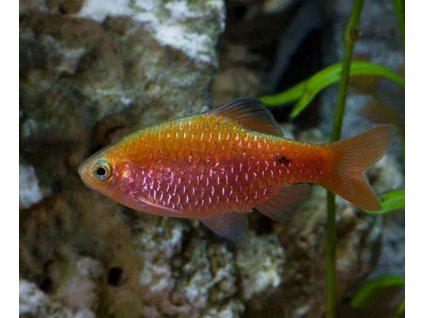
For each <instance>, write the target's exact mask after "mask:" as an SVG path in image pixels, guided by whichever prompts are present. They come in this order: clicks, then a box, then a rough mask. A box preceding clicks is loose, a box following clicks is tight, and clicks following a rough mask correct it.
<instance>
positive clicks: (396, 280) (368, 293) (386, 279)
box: [351, 275, 405, 310]
mask: <svg viewBox="0 0 423 318" xmlns="http://www.w3.org/2000/svg"><path fill="white" fill-rule="evenodd" d="M404 285H405V277H404V276H399V275H385V276H381V277H378V278H376V279H372V280H369V281H368V282H365V283H364V284H363V285H362V286H361V287H360V288H359V290H358V291H357V292H356V293H355V295H354V296H353V298H352V299H351V307H352V308H353V309H357V310H365V309H368V308H371V307H372V306H374V305H375V304H376V303H377V302H378V301H380V300H381V299H382V298H383V296H384V295H386V293H387V292H389V290H392V289H394V288H398V287H401V286H404Z"/></svg>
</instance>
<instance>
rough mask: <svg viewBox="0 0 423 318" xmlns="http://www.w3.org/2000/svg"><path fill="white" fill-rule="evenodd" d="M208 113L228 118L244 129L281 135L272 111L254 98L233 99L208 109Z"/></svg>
mask: <svg viewBox="0 0 423 318" xmlns="http://www.w3.org/2000/svg"><path fill="white" fill-rule="evenodd" d="M210 113H211V114H215V115H216V116H221V117H226V118H230V119H231V120H233V121H236V122H238V123H239V124H241V125H242V126H244V127H245V128H246V129H249V130H254V131H257V132H261V133H265V134H269V135H274V136H278V137H282V130H281V129H280V127H279V126H278V123H277V122H276V120H275V118H274V117H273V115H272V113H271V112H270V111H269V110H268V109H267V108H266V106H264V105H263V104H262V103H261V102H260V101H259V100H257V99H255V98H240V99H235V100H233V101H230V102H227V103H225V104H222V105H220V106H218V107H216V108H214V109H212V110H210Z"/></svg>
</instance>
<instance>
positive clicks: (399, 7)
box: [394, 0, 405, 47]
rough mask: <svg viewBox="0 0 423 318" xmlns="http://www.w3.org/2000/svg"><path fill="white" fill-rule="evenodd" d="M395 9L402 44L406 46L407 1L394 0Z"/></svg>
mask: <svg viewBox="0 0 423 318" xmlns="http://www.w3.org/2000/svg"><path fill="white" fill-rule="evenodd" d="M394 9H395V14H396V16H397V21H398V27H399V29H400V32H401V37H402V46H403V47H405V1H404V0H394Z"/></svg>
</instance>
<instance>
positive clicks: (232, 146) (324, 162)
mask: <svg viewBox="0 0 423 318" xmlns="http://www.w3.org/2000/svg"><path fill="white" fill-rule="evenodd" d="M391 136H392V129H391V127H388V126H380V127H377V128H374V129H371V130H369V131H367V132H364V133H363V134H361V135H358V136H355V137H353V138H350V139H347V140H343V141H339V142H336V143H332V144H324V145H311V144H306V143H301V142H296V141H292V140H288V139H284V138H282V137H281V131H280V128H279V127H278V125H277V123H276V122H275V120H274V119H273V117H272V115H271V114H270V112H269V111H268V110H267V109H266V108H265V107H264V106H263V105H262V104H261V103H260V102H259V101H257V100H255V99H249V98H247V99H240V100H235V101H232V102H229V103H226V104H224V105H221V106H219V107H218V108H216V109H213V110H211V111H209V112H207V113H204V114H200V115H197V116H193V117H187V118H183V119H179V120H175V121H171V122H167V123H164V124H161V125H157V126H154V127H150V128H146V129H143V130H141V131H138V132H136V133H134V134H132V135H129V136H127V137H126V138H124V139H122V140H121V141H119V142H118V143H116V144H115V145H112V146H109V147H106V148H105V149H103V150H101V151H100V152H98V153H96V154H94V155H92V156H91V157H90V158H88V159H87V160H86V161H85V162H83V163H82V164H81V166H80V167H79V173H80V175H81V178H82V180H83V181H84V183H85V184H87V185H88V186H89V187H91V188H93V189H95V190H97V191H99V192H100V193H102V194H104V195H106V196H108V197H109V198H111V199H113V200H115V201H117V202H119V203H121V204H123V205H125V206H128V207H130V208H133V209H135V210H137V211H141V212H146V213H150V214H155V215H162V216H173V217H179V218H196V219H200V220H201V221H202V222H203V223H204V224H205V225H206V226H208V227H209V228H210V229H212V230H213V231H215V232H216V233H218V234H220V235H222V236H224V237H227V238H230V239H236V238H238V237H239V236H240V235H241V233H242V232H243V230H244V229H245V228H246V227H247V225H248V222H247V218H246V217H245V215H244V214H245V213H247V212H251V210H252V208H257V209H258V210H259V211H260V212H261V213H262V214H264V215H266V216H268V217H270V218H272V219H275V220H281V219H283V216H284V215H285V214H289V213H287V212H289V211H291V210H293V209H295V208H297V207H298V204H299V203H301V202H302V201H303V200H304V198H305V197H306V196H307V193H308V186H307V183H314V184H319V185H322V186H324V187H325V188H327V189H329V190H330V191H332V192H335V193H337V194H339V195H341V196H342V197H344V198H345V199H347V200H349V201H351V202H352V203H354V204H356V205H357V206H359V207H361V208H364V209H368V210H377V209H379V207H380V204H379V202H378V200H377V198H376V196H375V194H374V192H373V191H372V189H371V188H370V186H369V184H368V182H367V179H366V177H365V174H364V171H365V170H366V169H367V168H368V167H369V166H370V165H371V164H373V163H374V162H375V161H377V160H379V158H380V157H381V156H382V155H383V153H384V152H385V150H386V148H387V147H388V145H389V142H390V140H391Z"/></svg>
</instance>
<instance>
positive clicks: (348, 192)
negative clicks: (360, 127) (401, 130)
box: [322, 125, 393, 210]
mask: <svg viewBox="0 0 423 318" xmlns="http://www.w3.org/2000/svg"><path fill="white" fill-rule="evenodd" d="M392 135H393V129H392V126H389V125H381V126H378V127H375V128H373V129H369V130H367V131H365V132H364V133H362V134H360V135H358V136H355V137H352V138H349V139H345V140H341V141H338V142H335V143H333V144H331V145H330V147H331V148H332V149H333V160H334V161H333V162H334V166H333V167H331V169H330V173H329V174H328V175H327V176H326V177H325V178H324V180H322V186H324V187H325V188H327V189H328V190H329V191H331V192H334V193H336V194H338V195H340V196H341V197H343V198H344V199H346V200H348V201H350V202H351V203H352V204H354V205H356V206H357V207H359V208H361V209H365V210H379V209H380V203H379V200H378V199H377V197H376V195H375V193H374V191H373V189H372V188H371V187H370V185H369V181H368V180H367V177H366V175H365V171H366V170H367V169H368V168H369V167H370V166H371V165H372V164H374V163H375V162H377V161H378V160H379V159H380V158H381V157H382V156H383V155H384V153H385V151H386V149H387V148H388V146H389V144H390V142H391V139H392Z"/></svg>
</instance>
